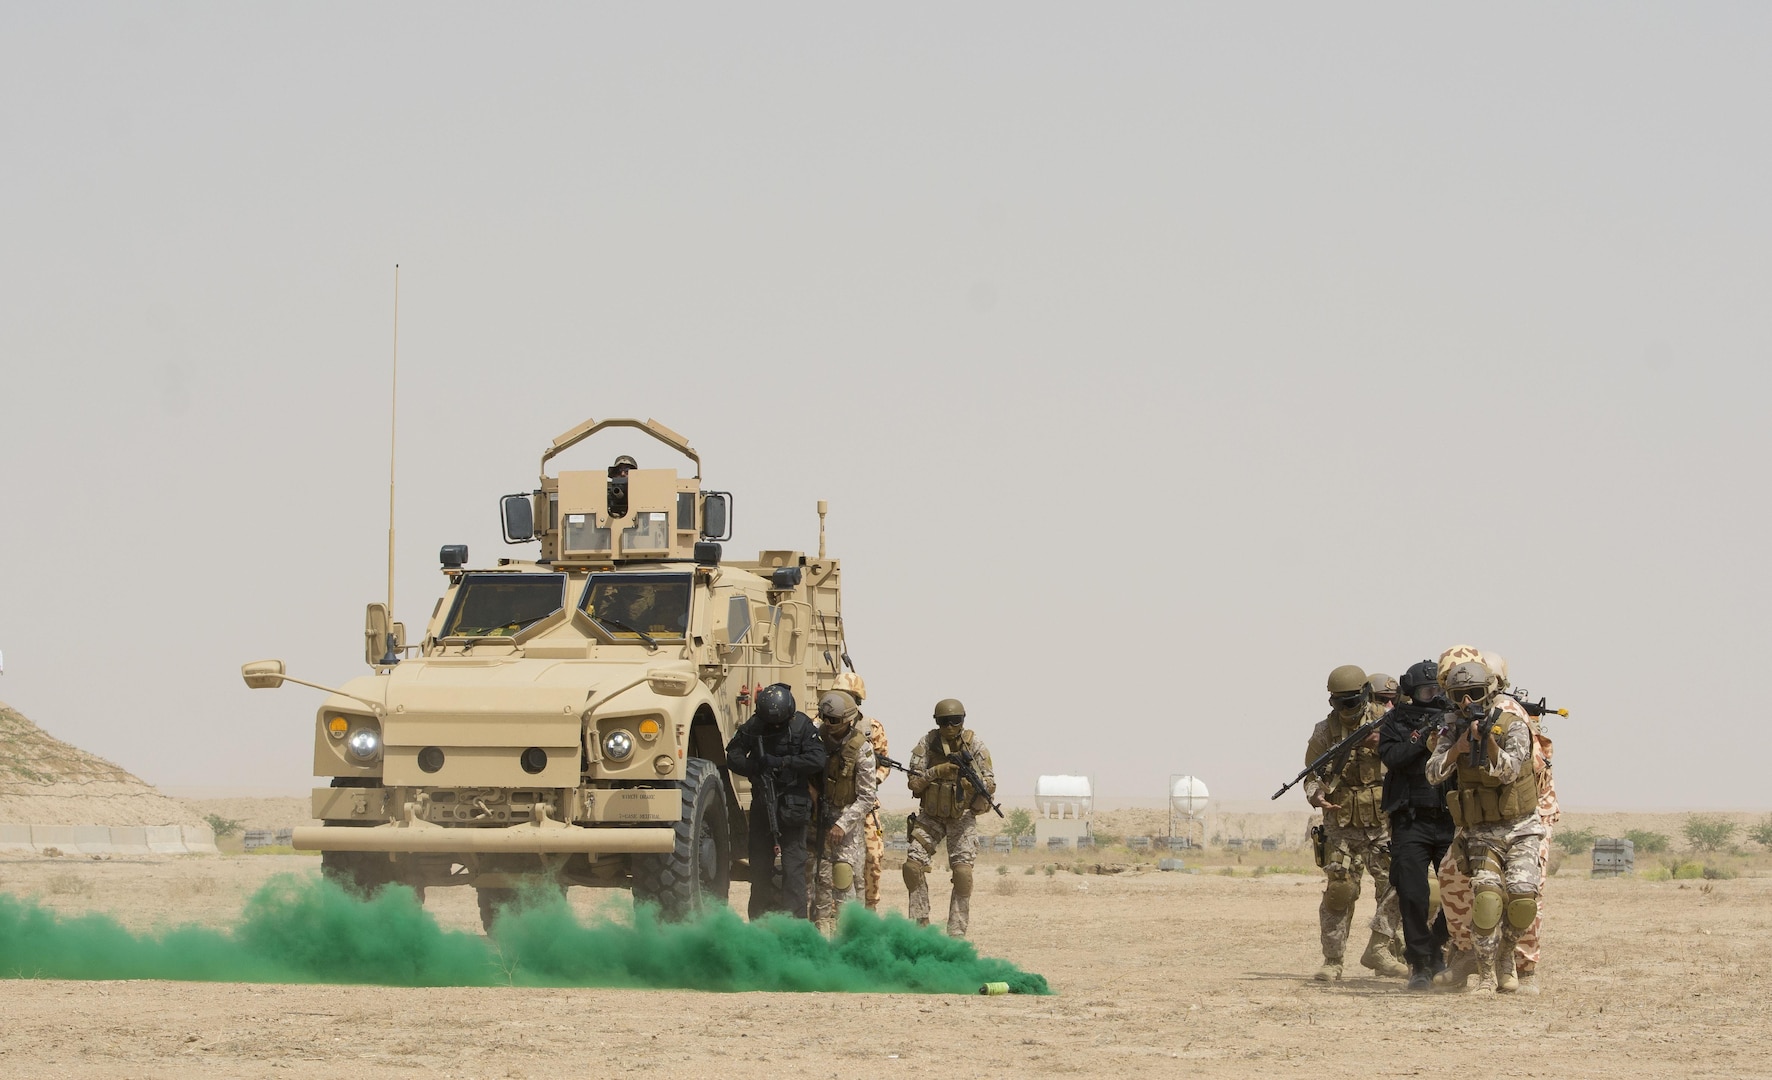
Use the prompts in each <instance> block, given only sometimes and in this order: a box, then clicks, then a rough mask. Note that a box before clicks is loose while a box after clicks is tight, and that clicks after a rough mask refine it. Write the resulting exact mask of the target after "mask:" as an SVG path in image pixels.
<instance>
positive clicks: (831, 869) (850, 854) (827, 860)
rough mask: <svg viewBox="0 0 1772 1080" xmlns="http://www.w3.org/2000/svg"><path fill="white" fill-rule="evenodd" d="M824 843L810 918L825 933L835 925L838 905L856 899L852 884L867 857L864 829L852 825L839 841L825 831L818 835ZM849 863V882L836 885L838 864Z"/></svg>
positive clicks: (844, 864)
mask: <svg viewBox="0 0 1772 1080" xmlns="http://www.w3.org/2000/svg"><path fill="white" fill-rule="evenodd" d="M819 841H820V843H821V845H822V846H823V849H824V850H823V855H822V857H821V858H820V859H819V860H818V882H817V886H816V891H815V892H814V894H813V902H812V918H813V921H815V922H817V923H818V928H819V929H820V930H823V931H824V932H825V933H826V934H829V933H831V932H832V931H833V930H835V929H836V924H837V908H838V907H839V906H840V905H842V904H845V903H847V902H848V901H850V900H853V899H855V886H856V885H857V884H858V883H859V880H858V879H859V876H860V875H859V874H857V871H858V870H860V869H861V868H862V862H863V860H864V859H865V857H866V851H867V841H866V832H865V830H862V829H851V830H849V831H848V832H846V833H844V834H843V841H842V843H838V844H833V843H831V839H830V837H829V836H828V835H826V836H821V837H819ZM838 864H842V865H843V866H846V867H848V868H849V869H848V875H847V876H848V878H849V884H848V885H847V886H845V887H843V888H838V887H837V884H836V877H837V866H838Z"/></svg>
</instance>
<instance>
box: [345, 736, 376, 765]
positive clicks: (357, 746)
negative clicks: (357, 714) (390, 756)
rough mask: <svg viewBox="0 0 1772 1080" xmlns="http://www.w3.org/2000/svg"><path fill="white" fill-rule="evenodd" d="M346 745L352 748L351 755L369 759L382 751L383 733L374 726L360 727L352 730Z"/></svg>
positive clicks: (364, 759)
mask: <svg viewBox="0 0 1772 1080" xmlns="http://www.w3.org/2000/svg"><path fill="white" fill-rule="evenodd" d="M345 745H346V746H348V747H350V748H351V756H353V757H355V758H357V759H358V760H360V761H368V760H370V759H371V758H373V757H375V756H376V755H377V754H379V753H381V734H380V733H379V732H377V731H376V730H375V729H374V728H358V729H357V730H355V731H353V732H351V737H350V738H348V739H346V740H345Z"/></svg>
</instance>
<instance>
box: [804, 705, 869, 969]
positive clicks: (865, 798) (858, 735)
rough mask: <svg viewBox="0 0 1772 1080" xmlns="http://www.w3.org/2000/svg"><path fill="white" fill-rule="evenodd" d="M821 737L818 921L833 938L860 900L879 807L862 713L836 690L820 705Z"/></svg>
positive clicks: (821, 928) (815, 917) (819, 732)
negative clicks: (841, 915)
mask: <svg viewBox="0 0 1772 1080" xmlns="http://www.w3.org/2000/svg"><path fill="white" fill-rule="evenodd" d="M818 719H819V728H818V735H819V738H820V739H821V740H822V741H823V742H824V749H825V769H824V787H823V790H822V792H821V793H820V795H819V826H820V828H821V830H822V832H821V835H820V836H819V838H818V842H819V843H820V844H821V845H822V846H823V854H822V856H821V857H820V858H819V860H818V881H817V892H816V894H815V898H814V902H813V918H814V919H815V921H816V922H817V923H818V928H819V930H821V931H823V932H824V934H825V935H826V936H830V935H832V934H834V933H835V932H836V929H837V908H838V906H839V905H841V904H843V903H844V902H845V901H848V900H853V899H855V885H856V877H857V872H858V871H859V870H861V868H862V863H863V861H864V859H865V858H866V851H867V845H866V843H865V842H864V830H863V823H864V822H865V821H866V820H867V818H868V815H870V814H872V813H873V812H874V809H875V807H877V806H878V805H879V802H878V800H877V798H876V797H875V794H874V792H875V785H876V784H877V782H878V777H877V776H876V774H875V772H874V769H875V766H874V747H873V744H872V743H870V742H869V741H868V735H867V731H866V729H865V728H863V727H862V725H861V724H860V723H859V721H860V720H861V710H860V709H858V708H856V705H855V702H854V700H853V699H851V698H850V696H849V695H848V694H845V693H842V692H841V691H837V690H832V691H831V692H830V693H828V694H826V695H825V696H824V697H822V698H820V699H819V702H818Z"/></svg>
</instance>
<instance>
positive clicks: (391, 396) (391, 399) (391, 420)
mask: <svg viewBox="0 0 1772 1080" xmlns="http://www.w3.org/2000/svg"><path fill="white" fill-rule="evenodd" d="M399 416H400V264H399V263H395V264H394V378H393V385H392V387H391V388H390V389H389V391H388V616H389V618H392V617H393V614H394V448H395V447H396V446H397V445H398V444H397V443H396V442H395V439H394V432H395V423H396V422H397V421H398V419H399Z"/></svg>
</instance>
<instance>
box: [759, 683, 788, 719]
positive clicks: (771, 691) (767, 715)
mask: <svg viewBox="0 0 1772 1080" xmlns="http://www.w3.org/2000/svg"><path fill="white" fill-rule="evenodd" d="M793 715H794V692H793V691H792V690H790V689H788V684H787V683H779V682H778V683H770V684H769V685H768V686H765V687H764V688H763V689H761V690H759V691H757V716H758V717H759V718H760V719H761V720H762V721H763V726H764V727H771V728H779V727H784V726H786V724H787V722H788V721H789V720H790V719H792V718H793Z"/></svg>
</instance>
